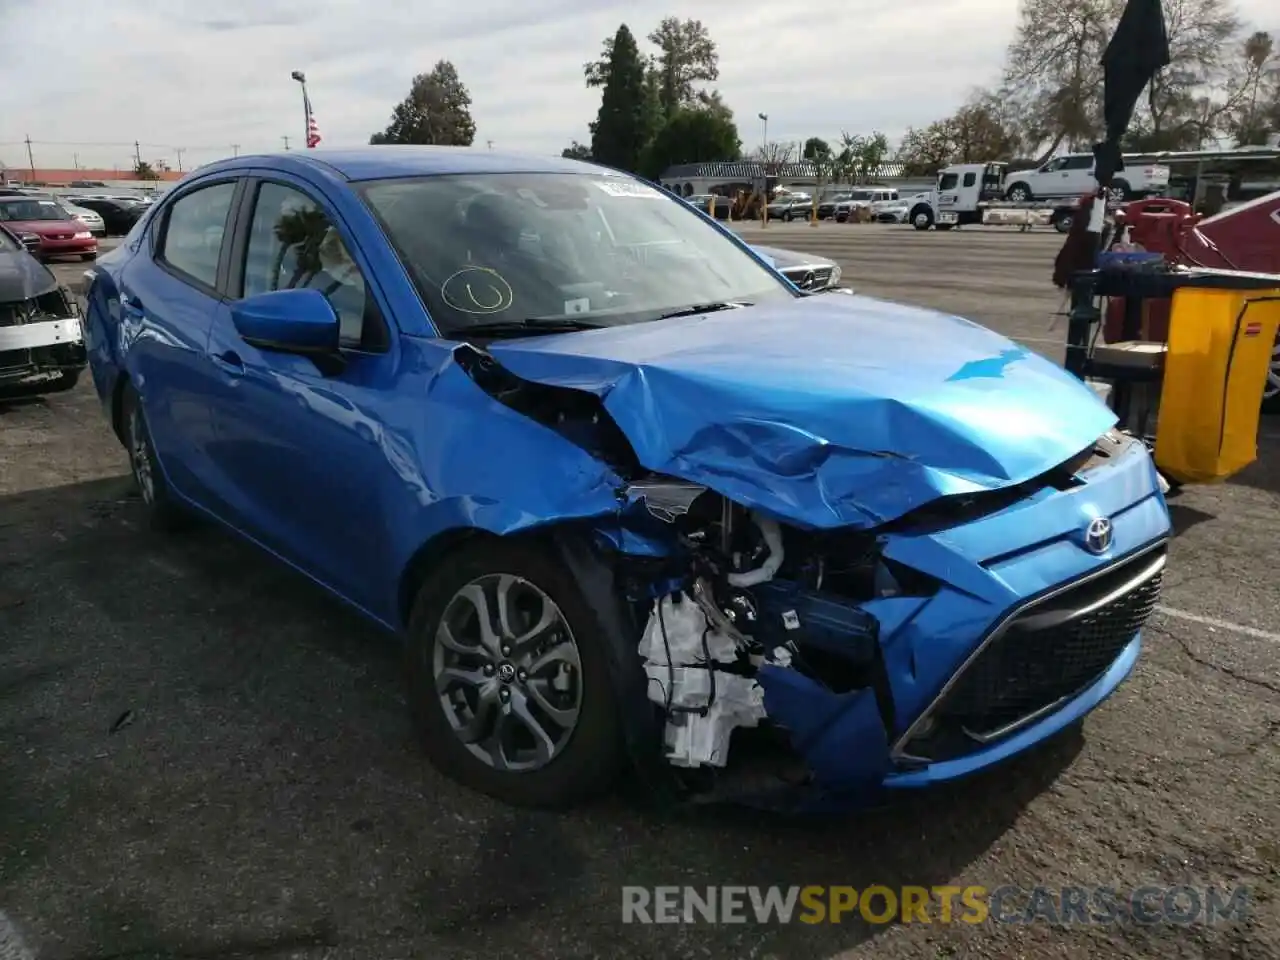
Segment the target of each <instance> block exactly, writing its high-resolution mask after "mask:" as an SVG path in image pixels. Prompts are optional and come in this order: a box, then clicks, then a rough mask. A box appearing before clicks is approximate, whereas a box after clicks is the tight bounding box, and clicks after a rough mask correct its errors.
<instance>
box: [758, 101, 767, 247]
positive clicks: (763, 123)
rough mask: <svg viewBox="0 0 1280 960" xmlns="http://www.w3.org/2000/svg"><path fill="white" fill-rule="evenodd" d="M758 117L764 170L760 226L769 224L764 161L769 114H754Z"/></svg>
mask: <svg viewBox="0 0 1280 960" xmlns="http://www.w3.org/2000/svg"><path fill="white" fill-rule="evenodd" d="M756 116H758V117H759V118H760V169H761V170H763V171H764V189H763V190H761V192H760V226H762V227H767V226H768V225H769V168H768V167H767V166H765V162H766V161H767V160H768V157H769V115H768V114H767V113H758V114H756Z"/></svg>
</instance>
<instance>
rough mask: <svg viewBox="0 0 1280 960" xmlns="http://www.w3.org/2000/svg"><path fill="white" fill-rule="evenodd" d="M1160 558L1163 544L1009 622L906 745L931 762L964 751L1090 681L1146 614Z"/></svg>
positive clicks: (1155, 592) (1154, 597)
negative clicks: (1156, 549)
mask: <svg viewBox="0 0 1280 960" xmlns="http://www.w3.org/2000/svg"><path fill="white" fill-rule="evenodd" d="M1163 561H1164V552H1163V550H1161V551H1160V552H1158V553H1155V552H1149V553H1145V554H1143V555H1141V556H1139V557H1136V558H1134V559H1132V560H1130V561H1128V562H1126V563H1122V564H1120V565H1119V566H1117V567H1115V568H1113V569H1112V570H1110V571H1108V572H1107V573H1106V574H1105V575H1103V576H1101V577H1097V578H1095V579H1092V580H1089V581H1086V582H1084V583H1081V584H1079V585H1077V586H1075V587H1072V588H1070V589H1068V590H1067V591H1064V592H1063V593H1061V594H1058V595H1056V596H1054V597H1052V598H1051V599H1050V600H1048V601H1046V602H1044V603H1039V604H1036V605H1034V606H1032V607H1030V608H1028V609H1027V610H1026V611H1024V612H1023V613H1020V614H1018V615H1016V616H1015V617H1013V618H1012V619H1011V620H1009V621H1007V622H1006V623H1005V625H1004V626H1003V627H1000V628H998V629H997V632H996V633H995V634H993V635H992V637H991V639H990V640H988V641H987V642H986V643H985V645H984V646H983V647H982V648H981V649H980V652H979V653H978V654H977V655H976V656H975V657H974V658H973V659H972V660H970V661H969V663H967V664H966V665H965V666H964V667H962V668H961V672H960V674H959V675H958V676H957V677H956V678H955V680H954V681H953V683H952V684H951V686H950V688H949V689H947V690H946V692H945V693H944V694H943V696H942V697H941V699H940V700H939V701H938V702H937V703H935V704H934V707H933V709H932V711H931V713H930V717H931V718H932V722H929V723H927V724H926V725H925V726H926V727H927V730H928V732H927V733H924V734H922V735H920V736H916V737H914V738H913V739H912V740H911V741H910V742H908V743H907V744H905V745H904V751H905V752H906V753H907V754H909V755H911V756H915V757H920V758H922V759H929V760H941V759H949V758H951V757H955V756H959V755H963V754H964V753H967V752H971V751H972V750H974V749H976V748H978V747H979V746H981V745H982V744H984V743H987V742H990V741H992V740H994V739H997V738H999V737H1000V736H1002V735H1004V734H1006V733H1008V732H1011V731H1012V729H1015V728H1016V727H1018V726H1020V725H1021V724H1023V723H1025V722H1027V721H1029V720H1030V719H1033V718H1035V717H1036V716H1037V715H1038V714H1040V713H1042V712H1044V711H1046V710H1047V709H1049V708H1051V707H1053V706H1054V705H1056V704H1058V703H1060V702H1062V701H1064V700H1067V699H1069V698H1071V697H1072V696H1075V695H1076V694H1079V693H1080V692H1082V691H1083V690H1085V689H1086V688H1088V687H1089V686H1091V685H1092V684H1093V683H1094V682H1095V681H1097V679H1098V678H1099V677H1101V676H1102V674H1103V673H1105V672H1106V670H1107V668H1108V667H1110V666H1111V664H1112V663H1114V662H1115V659H1116V657H1118V656H1119V655H1120V653H1121V651H1122V650H1123V649H1124V648H1125V647H1126V646H1127V645H1128V644H1129V642H1130V641H1131V640H1132V639H1133V637H1134V634H1136V633H1137V632H1138V631H1139V630H1141V629H1142V627H1143V625H1145V624H1146V622H1147V619H1148V618H1149V617H1150V616H1151V612H1152V611H1153V610H1154V609H1155V606H1156V603H1157V601H1158V599H1159V596H1160V586H1161V582H1162V580H1163V570H1164V565H1163Z"/></svg>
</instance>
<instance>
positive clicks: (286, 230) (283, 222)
mask: <svg viewBox="0 0 1280 960" xmlns="http://www.w3.org/2000/svg"><path fill="white" fill-rule="evenodd" d="M329 226H330V224H329V218H328V216H327V215H326V214H325V213H324V211H323V210H317V209H316V208H315V207H301V208H299V209H296V210H290V211H289V212H288V213H286V214H283V215H281V217H280V219H279V220H277V221H276V225H275V237H276V242H277V243H278V244H279V246H278V247H277V248H276V257H275V263H274V264H272V270H271V289H272V290H278V289H279V282H280V270H281V268H282V267H283V266H284V258H285V254H286V253H287V252H288V251H289V250H290V249H291V248H293V247H297V248H298V262H297V263H296V264H295V265H294V269H293V276H291V277H290V278H289V282H288V283H287V284H285V289H291V288H293V287H296V286H297V285H298V283H299V282H300V281H301V280H302V279H303V277H304V276H305V277H310V276H312V275H313V274H316V273H319V272H320V242H321V241H322V240H323V239H324V235H325V232H326V231H327V230H328V229H329Z"/></svg>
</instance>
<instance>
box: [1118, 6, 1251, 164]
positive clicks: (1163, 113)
mask: <svg viewBox="0 0 1280 960" xmlns="http://www.w3.org/2000/svg"><path fill="white" fill-rule="evenodd" d="M1164 12H1165V27H1166V30H1167V31H1168V34H1169V66H1167V67H1165V68H1164V69H1163V70H1161V71H1160V72H1159V73H1157V74H1156V75H1155V77H1154V78H1153V79H1152V81H1151V83H1150V84H1149V85H1148V86H1147V95H1146V100H1145V103H1144V105H1143V109H1142V111H1141V112H1140V113H1139V114H1138V116H1137V117H1135V118H1134V119H1135V127H1136V128H1137V130H1138V131H1139V132H1140V133H1141V134H1145V139H1146V141H1147V142H1146V143H1144V144H1142V145H1141V149H1145V150H1178V149H1191V148H1199V147H1202V146H1203V145H1204V142H1205V141H1206V140H1208V139H1211V138H1212V136H1213V132H1214V131H1213V128H1214V127H1216V126H1218V121H1219V119H1220V117H1221V115H1222V114H1223V113H1224V111H1226V110H1227V109H1229V108H1228V107H1227V105H1226V104H1225V103H1222V104H1221V106H1220V107H1219V108H1218V109H1213V108H1210V109H1209V110H1208V111H1206V110H1205V105H1204V104H1203V103H1202V102H1201V101H1202V100H1203V99H1204V97H1205V96H1206V95H1207V93H1208V92H1210V91H1213V90H1222V89H1223V88H1224V87H1225V81H1226V77H1225V74H1224V66H1225V59H1226V54H1227V52H1228V49H1229V48H1228V41H1229V40H1230V39H1231V38H1232V37H1233V36H1234V35H1235V34H1236V33H1237V32H1238V31H1239V29H1240V21H1239V20H1238V19H1237V17H1236V15H1235V12H1234V11H1233V10H1232V9H1231V7H1230V6H1229V4H1228V3H1227V2H1226V0H1164Z"/></svg>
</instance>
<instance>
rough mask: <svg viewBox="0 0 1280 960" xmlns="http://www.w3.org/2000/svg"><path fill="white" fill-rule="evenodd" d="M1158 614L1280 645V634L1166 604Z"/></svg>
mask: <svg viewBox="0 0 1280 960" xmlns="http://www.w3.org/2000/svg"><path fill="white" fill-rule="evenodd" d="M1156 613H1158V614H1162V615H1164V616H1166V617H1173V618H1174V619H1175V620H1186V621H1187V622H1188V623H1198V624H1200V626H1202V627H1213V628H1214V629H1217V630H1229V631H1231V632H1233V633H1238V634H1241V635H1242V636H1245V637H1253V638H1254V639H1255V640H1267V641H1269V642H1271V643H1280V633H1273V632H1271V631H1270V630H1259V629H1258V628H1257V627H1246V626H1245V625H1244V624H1242V623H1231V622H1230V621H1228V620H1219V619H1218V618H1217V617H1206V616H1204V615H1203V614H1199V613H1191V612H1190V611H1187V610H1179V609H1177V608H1176V607H1166V606H1165V605H1164V604H1161V605H1160V606H1158V607H1156Z"/></svg>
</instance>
